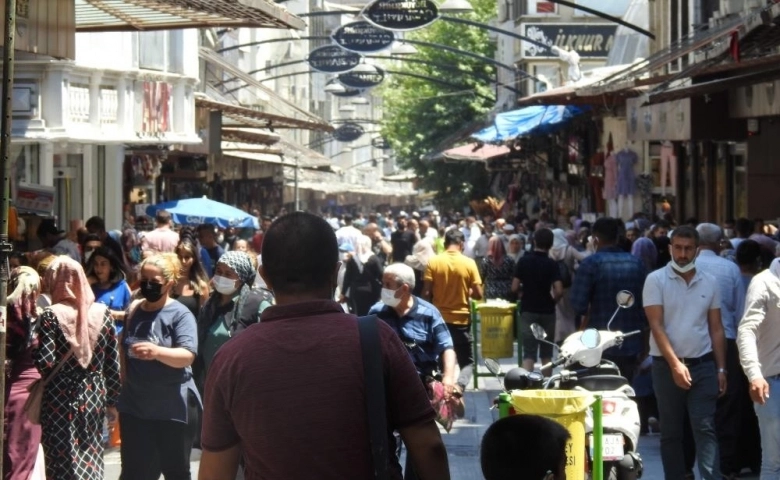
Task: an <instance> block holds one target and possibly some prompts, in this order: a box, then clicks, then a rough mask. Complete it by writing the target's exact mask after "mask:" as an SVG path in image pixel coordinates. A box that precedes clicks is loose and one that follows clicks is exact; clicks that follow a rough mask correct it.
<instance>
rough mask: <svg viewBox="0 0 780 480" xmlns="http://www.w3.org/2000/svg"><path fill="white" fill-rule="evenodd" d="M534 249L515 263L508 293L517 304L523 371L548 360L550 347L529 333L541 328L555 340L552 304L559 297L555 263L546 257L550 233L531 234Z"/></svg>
mask: <svg viewBox="0 0 780 480" xmlns="http://www.w3.org/2000/svg"><path fill="white" fill-rule="evenodd" d="M534 239H535V244H534V250H533V251H532V252H529V253H528V254H527V255H524V256H523V258H521V259H520V260H519V261H518V262H517V266H516V267H515V273H514V279H513V280H512V292H515V293H517V294H518V296H519V297H520V298H521V302H520V329H519V330H520V335H521V336H522V347H523V352H522V355H523V368H525V369H526V370H528V371H529V372H530V371H533V370H534V364H535V363H536V360H537V355H538V358H540V359H541V362H542V364H546V363H549V362H550V360H551V359H552V347H551V346H550V345H549V344H546V343H543V342H539V341H538V340H536V338H535V337H534V335H533V333H532V332H531V325H532V324H537V325H539V326H541V327H542V328H543V329H544V331H545V332H546V333H547V336H548V338H554V337H555V304H556V303H557V302H558V300H560V298H561V296H562V295H563V283H562V282H561V273H560V269H559V268H558V264H557V263H556V262H555V260H553V259H551V258H550V249H551V248H552V246H553V233H552V231H551V230H550V229H548V228H542V229H540V230H537V231H536V233H534Z"/></svg>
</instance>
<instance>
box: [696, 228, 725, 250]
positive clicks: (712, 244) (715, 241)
mask: <svg viewBox="0 0 780 480" xmlns="http://www.w3.org/2000/svg"><path fill="white" fill-rule="evenodd" d="M696 231H697V232H699V245H700V246H701V247H702V248H708V249H710V250H718V249H719V248H720V241H721V240H723V230H722V229H721V228H720V227H719V226H718V225H715V224H714V223H700V224H699V225H698V226H697V227H696Z"/></svg>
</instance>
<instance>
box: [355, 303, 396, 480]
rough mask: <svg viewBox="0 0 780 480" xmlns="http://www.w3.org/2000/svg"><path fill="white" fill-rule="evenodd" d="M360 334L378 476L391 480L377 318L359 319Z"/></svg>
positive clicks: (372, 316) (373, 449) (370, 436)
mask: <svg viewBox="0 0 780 480" xmlns="http://www.w3.org/2000/svg"><path fill="white" fill-rule="evenodd" d="M358 331H359V332H360V349H361V351H362V353H363V375H364V377H365V387H366V418H367V419H368V433H369V438H370V440H371V454H372V455H373V457H374V477H375V478H376V479H377V480H389V479H390V469H389V467H388V464H387V452H388V447H387V408H386V406H385V375H384V368H383V367H382V342H381V341H380V340H379V319H377V317H376V315H371V316H368V317H360V318H358Z"/></svg>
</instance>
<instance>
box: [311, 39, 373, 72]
mask: <svg viewBox="0 0 780 480" xmlns="http://www.w3.org/2000/svg"><path fill="white" fill-rule="evenodd" d="M361 58H362V57H361V56H360V54H357V53H355V52H350V51H347V50H344V49H343V48H341V47H339V46H338V45H325V46H323V47H320V48H317V49H315V50H312V52H311V53H310V54H309V57H308V58H307V59H306V61H308V62H309V65H310V66H311V68H313V69H315V70H318V71H320V72H325V73H339V72H347V71H349V70H352V69H353V68H355V67H356V66H357V65H358V63H360V59H361Z"/></svg>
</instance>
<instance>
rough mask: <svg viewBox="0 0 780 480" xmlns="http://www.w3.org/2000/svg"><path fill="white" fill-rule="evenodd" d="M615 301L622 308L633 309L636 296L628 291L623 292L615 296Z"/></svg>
mask: <svg viewBox="0 0 780 480" xmlns="http://www.w3.org/2000/svg"><path fill="white" fill-rule="evenodd" d="M615 301H616V302H617V304H618V306H619V307H620V308H631V307H633V306H634V294H633V293H631V292H629V291H628V290H621V291H619V292H618V293H617V295H616V296H615Z"/></svg>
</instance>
